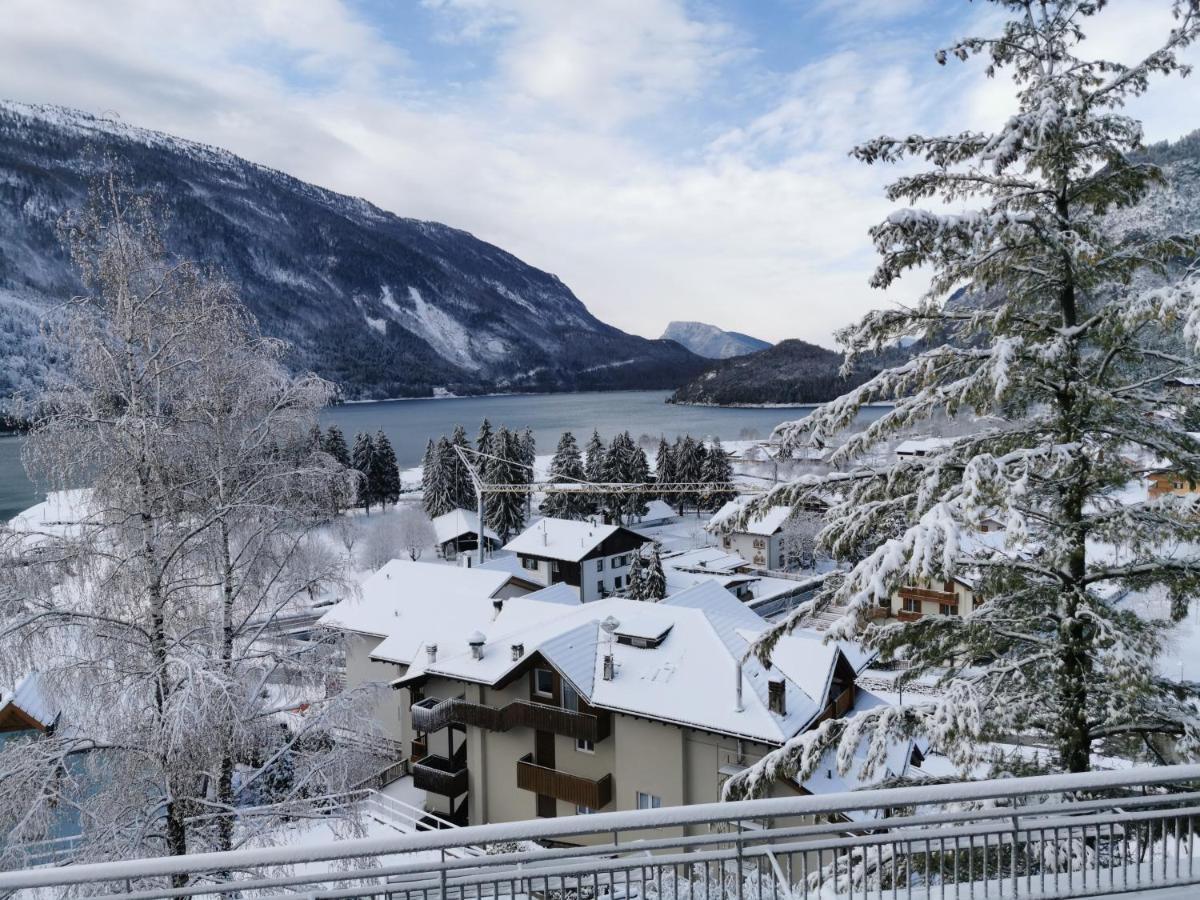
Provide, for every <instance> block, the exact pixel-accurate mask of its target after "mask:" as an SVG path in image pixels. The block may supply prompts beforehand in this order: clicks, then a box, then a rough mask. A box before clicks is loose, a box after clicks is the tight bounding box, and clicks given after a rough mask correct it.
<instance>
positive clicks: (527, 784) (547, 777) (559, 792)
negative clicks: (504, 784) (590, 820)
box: [517, 753, 613, 809]
mask: <svg viewBox="0 0 1200 900" xmlns="http://www.w3.org/2000/svg"><path fill="white" fill-rule="evenodd" d="M517 787H519V788H520V789H521V790H524V791H532V792H533V793H535V794H543V795H545V796H547V797H553V798H554V799H555V800H562V801H564V802H566V803H574V804H575V805H576V806H586V807H587V808H588V809H604V807H606V806H608V804H610V803H612V798H613V778H612V775H605V776H604V777H603V778H601V779H600V780H599V781H592V780H591V779H590V778H582V777H580V776H579V775H568V774H567V773H566V772H560V771H558V769H550V768H547V767H546V766H539V765H537V764H536V763H535V762H534V761H533V754H532V753H527V754H526V755H525V756H523V757H521V758H520V759H519V760H517Z"/></svg>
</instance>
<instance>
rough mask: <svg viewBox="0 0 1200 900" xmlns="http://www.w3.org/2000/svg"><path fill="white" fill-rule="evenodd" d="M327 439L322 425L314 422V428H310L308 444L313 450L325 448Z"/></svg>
mask: <svg viewBox="0 0 1200 900" xmlns="http://www.w3.org/2000/svg"><path fill="white" fill-rule="evenodd" d="M324 443H325V439H324V436H323V435H322V434H321V426H320V425H318V424H317V423H316V422H313V426H312V428H310V429H309V430H308V446H309V449H311V450H323V449H325V448H324Z"/></svg>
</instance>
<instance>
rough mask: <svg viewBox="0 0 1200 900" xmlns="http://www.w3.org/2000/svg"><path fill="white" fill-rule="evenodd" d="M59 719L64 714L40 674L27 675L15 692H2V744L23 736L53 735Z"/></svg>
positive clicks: (0, 704) (0, 712)
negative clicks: (18, 735) (7, 738)
mask: <svg viewBox="0 0 1200 900" xmlns="http://www.w3.org/2000/svg"><path fill="white" fill-rule="evenodd" d="M59 717H60V710H59V708H58V706H57V704H55V703H54V701H53V700H51V699H50V696H49V693H48V692H47V690H46V688H45V685H44V684H43V683H42V677H41V676H40V675H39V674H38V673H37V672H29V673H28V674H26V675H25V676H24V677H23V678H21V680H20V681H18V682H17V684H16V687H14V688H13V689H12V690H11V691H8V692H3V691H0V743H3V740H4V738H6V737H7V736H8V735H11V734H15V733H20V732H24V733H38V734H51V733H53V732H54V729H55V727H56V726H57V725H58V720H59Z"/></svg>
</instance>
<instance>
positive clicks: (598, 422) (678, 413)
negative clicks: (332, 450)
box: [0, 391, 878, 520]
mask: <svg viewBox="0 0 1200 900" xmlns="http://www.w3.org/2000/svg"><path fill="white" fill-rule="evenodd" d="M667 396H668V394H667V392H666V391H617V392H597V393H586V394H544V395H536V396H530V395H508V396H502V397H456V398H447V399H439V400H387V401H383V402H380V403H349V404H345V405H343V406H336V407H330V408H329V409H327V410H325V412H324V413H323V414H322V416H321V420H322V422H323V423H324V424H326V425H328V424H330V423H336V424H337V425H338V427H339V428H341V429H342V431H344V432H345V433H346V440H347V442H349V443H351V444H353V441H354V435H355V433H356V432H359V431H369V432H371V433H374V432H376V431H378V430H379V429H383V432H384V433H385V434H386V435H387V436H388V439H389V440H390V441H391V442H392V446H393V447H395V448H396V457H397V459H398V460H399V462H400V465H401V466H402V467H407V466H415V465H417V464H418V463H419V462H420V461H421V456H422V454H423V453H424V452H425V442H426V441H428V440H429V439H430V438H434V439H436V438H437V437H438V436H439V435H442V434H445V435H447V436H449V434H450V432H451V431H453V430H454V426H455V425H456V424H460V423H461V424H462V425H463V427H464V428H466V429H467V434H468V435H469V436H470V437H471V438H472V439H474V437H475V432H476V431H477V430H478V428H479V423H480V421H481V420H482V419H483V418H484V417H487V418H488V419H489V420H490V421H491V423H492V426H493V427H499V426H501V425H506V426H508V427H509V428H516V429H523V428H525V427H526V426H528V427H530V428H532V429H533V433H534V438H535V439H536V441H537V446H538V452H539V453H552V452H553V451H554V447H555V445H556V444H557V443H558V438H559V436H560V435H561V434H562V432H564V431H573V432H574V433H575V437H576V439H577V440H578V441H579V445H580V447H581V448H582V447H583V445H584V444H586V443H587V439H588V437H590V436H591V433H592V429H593V428H595V429H598V430H599V432H600V434H601V435H602V436H603V437H604V438H605V439H608V438H610V437H611V436H612V435H613V434H615V433H617V432H618V431H625V430H628V431H629V432H630V434H632V435H633V437H634V438H635V439H636V438H638V437H639V436H640V435H643V434H649V435H653V436H654V437H656V438H657V437H658V436H659V435H663V436H665V437H666V438H668V439H669V440H673V439H674V438H675V437H676V436H677V435H681V434H691V435H694V436H696V437H719V438H721V439H722V440H725V441H732V440H738V439H739V438H742V437H749V438H754V437H761V438H765V437H767V436H768V435H769V434H770V433H771V429H773V428H774V427H775V426H776V425H778V424H779V423H780V422H787V421H790V420H792V419H799V418H802V417H803V416H805V415H807V414H808V413H809V411H811V410H812V408H813V407H811V406H795V407H786V408H772V409H722V408H718V407H712V406H673V405H670V404H667V403H666V402H664V401H665V400H666V398H667ZM877 414H878V413H876V412H875V411H874V410H868V411H867V412H866V413H864V415H866V416H868V417H870V418H874V416H875V415H877ZM20 444H21V440H20V438H16V437H0V520H5V519H8V518H10V517H12V516H13V515H15V514H16V513H18V512H20V511H21V510H22V509H25V508H26V507H28V506H30V505H32V504H34V503H37V502H38V501H39V500H41V499H42V496H43V494H42V492H41V491H39V490H38V488H37V487H36V486H35V485H34V484H32V483H31V482H30V481H29V479H28V477H27V476H26V474H25V470H24V468H23V467H22V465H21V450H20Z"/></svg>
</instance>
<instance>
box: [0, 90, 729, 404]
mask: <svg viewBox="0 0 1200 900" xmlns="http://www.w3.org/2000/svg"><path fill="white" fill-rule="evenodd" d="M106 158H112V159H115V160H117V162H118V165H119V166H120V167H121V169H122V170H123V171H125V172H127V173H128V176H127V177H128V180H129V181H130V183H131V184H132V185H133V187H134V188H136V189H137V190H147V191H152V192H153V193H154V194H156V195H157V197H158V198H159V199H160V201H161V203H162V205H163V207H164V209H163V211H164V213H165V220H166V225H165V239H166V242H167V245H168V247H169V249H170V251H171V252H172V253H174V254H176V255H177V256H179V257H184V258H191V259H195V260H197V261H200V262H202V263H205V264H210V265H214V266H217V267H219V268H220V269H222V270H223V271H224V272H225V273H226V274H227V275H228V276H229V277H230V278H231V279H232V280H233V281H234V282H235V283H236V284H237V285H238V286H239V288H240V290H241V295H242V298H243V300H244V301H245V303H246V305H247V306H248V307H249V308H250V310H251V311H252V312H253V313H254V314H255V315H256V316H257V317H258V320H259V322H260V323H261V325H262V328H263V330H264V331H265V332H266V333H267V334H269V335H272V336H276V337H281V338H284V339H286V340H288V341H289V342H291V343H292V345H293V347H294V353H293V358H292V359H291V363H292V365H293V366H294V367H295V368H296V369H303V370H312V371H315V372H317V373H318V374H320V375H323V376H324V377H326V378H329V379H330V380H332V381H334V382H336V383H337V384H338V385H340V387H341V389H342V392H343V395H344V396H345V397H346V398H347V399H356V398H359V399H367V398H383V397H397V396H430V395H431V394H434V393H435V392H440V391H449V392H451V393H459V394H476V393H483V392H491V391H559V390H579V389H616V388H666V387H675V386H677V385H678V384H680V383H682V382H683V381H686V380H687V379H688V378H690V377H692V376H694V375H696V374H698V373H699V372H701V371H703V370H704V369H705V368H707V367H708V366H709V365H711V363H709V362H708V361H706V360H704V359H701V358H700V357H698V356H696V355H694V354H693V353H691V352H689V351H688V350H686V349H684V348H683V347H681V346H680V345H679V344H676V343H674V342H672V341H664V340H657V341H655V340H647V339H645V338H641V337H636V336H634V335H630V334H626V333H625V332H623V331H620V330H619V329H617V328H613V327H612V326H610V325H606V324H605V323H603V322H601V321H600V320H599V319H597V318H596V317H595V316H593V315H592V314H591V313H590V312H588V310H587V308H586V307H585V306H584V305H583V303H581V302H580V300H579V299H578V298H577V297H576V296H575V295H574V294H573V293H572V292H571V290H570V288H568V287H567V286H566V285H565V284H563V283H562V282H561V281H560V280H559V279H558V278H557V277H555V276H554V275H551V274H549V273H547V272H543V271H540V270H539V269H536V268H534V267H532V266H529V265H527V264H525V263H523V262H522V261H521V260H519V259H517V258H516V257H515V256H513V255H512V254H510V253H506V252H505V251H504V250H501V249H500V248H499V247H495V246H493V245H491V244H488V243H486V242H484V241H481V240H479V239H478V238H475V237H473V236H472V235H470V234H468V233H467V232H465V231H461V230H459V229H456V228H450V227H448V226H446V225H440V224H438V223H436V222H423V221H419V220H416V219H406V218H402V217H400V216H397V215H394V214H392V213H390V212H387V211H385V210H382V209H380V208H378V207H376V206H373V205H371V204H370V203H368V202H367V201H365V200H361V199H358V198H354V197H347V196H344V195H342V194H336V193H334V192H332V191H327V190H324V189H322V188H319V187H315V186H314V185H311V184H306V183H305V182H302V181H299V180H297V179H295V178H292V177H291V176H289V175H286V174H284V173H282V172H278V171H275V170H273V169H269V168H266V167H264V166H259V165H256V164H254V163H251V162H247V161H246V160H244V159H240V158H239V157H237V156H234V155H233V154H231V153H229V152H227V151H224V150H220V149H217V148H214V147H209V146H205V145H201V144H196V143H192V142H190V141H185V140H180V139H178V138H174V137H171V136H169V135H165V134H162V133H159V132H154V131H147V130H144V129H140V128H135V127H131V126H128V125H125V124H123V123H120V122H115V121H113V120H110V119H100V118H95V117H93V116H90V115H87V114H85V113H81V112H77V111H73V110H68V109H63V108H60V107H51V106H28V105H24V104H18V103H10V102H0V396H6V395H8V394H10V393H11V392H12V391H13V390H21V389H26V388H29V387H31V386H33V385H35V384H36V383H37V382H38V381H39V380H40V379H41V378H42V377H44V375H45V373H46V371H47V368H48V366H50V365H51V363H50V358H49V355H48V351H47V349H46V348H45V347H44V346H43V344H42V342H41V338H40V336H39V333H38V325H37V321H38V318H39V317H40V316H41V315H43V314H44V313H45V310H46V309H47V307H48V305H49V304H51V303H54V302H58V301H61V300H62V299H64V298H67V297H70V296H71V295H73V294H76V293H79V292H80V291H81V289H82V286H81V285H80V284H79V281H78V279H77V277H76V275H75V273H74V271H73V269H72V267H71V264H70V261H69V258H68V255H67V253H66V251H65V250H64V248H63V247H62V246H61V244H60V243H59V240H58V238H57V236H56V223H57V221H58V220H59V218H60V216H61V215H62V214H63V213H64V212H65V211H66V210H69V209H72V208H76V207H79V206H80V205H81V204H82V203H83V201H84V199H85V196H86V191H87V187H88V184H89V181H90V179H91V178H92V177H93V175H94V174H95V172H96V171H97V170H98V168H99V167H100V165H101V163H102V161H103V160H105V159H106Z"/></svg>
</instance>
